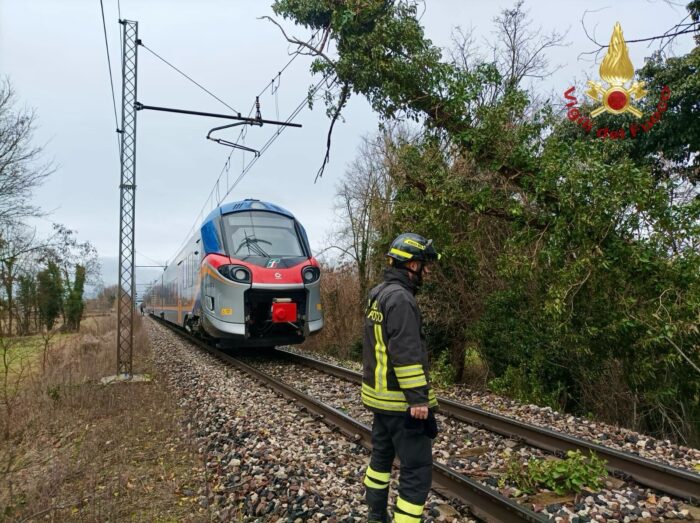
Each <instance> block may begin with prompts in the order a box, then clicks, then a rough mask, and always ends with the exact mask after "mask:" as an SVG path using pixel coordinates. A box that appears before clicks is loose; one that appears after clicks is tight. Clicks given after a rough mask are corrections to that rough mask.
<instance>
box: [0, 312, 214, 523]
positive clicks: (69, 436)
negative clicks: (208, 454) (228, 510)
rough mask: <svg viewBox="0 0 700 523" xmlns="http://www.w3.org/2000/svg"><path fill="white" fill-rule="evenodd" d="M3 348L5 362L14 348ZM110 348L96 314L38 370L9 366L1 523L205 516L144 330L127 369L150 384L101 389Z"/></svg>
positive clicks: (2, 405)
mask: <svg viewBox="0 0 700 523" xmlns="http://www.w3.org/2000/svg"><path fill="white" fill-rule="evenodd" d="M0 345H2V346H4V347H5V349H6V350H5V353H6V355H10V356H12V357H14V356H16V355H17V354H18V353H19V350H20V349H18V351H16V352H14V353H13V349H14V346H17V347H21V345H20V343H15V342H14V340H3V342H2V344H0ZM115 345H116V333H115V320H114V318H113V317H95V318H89V319H87V320H85V321H84V322H83V325H82V329H81V334H80V335H77V336H73V337H71V338H59V337H56V338H54V339H53V340H51V342H50V345H49V350H48V353H47V358H46V367H45V370H43V371H42V366H41V365H37V363H36V361H37V358H30V357H25V358H22V359H15V360H14V361H15V363H14V364H13V367H12V368H11V372H9V373H8V374H7V377H8V378H9V379H8V380H7V381H9V382H10V386H8V387H5V388H3V389H2V391H0V409H2V410H1V411H0V418H1V421H0V428H1V429H2V431H1V432H0V521H38V520H50V521H107V520H111V521H114V520H129V521H182V520H189V521H207V520H209V515H208V513H207V511H206V510H205V509H202V508H201V507H200V506H199V505H198V504H197V496H196V494H197V491H198V490H199V488H200V486H203V484H204V483H203V481H204V479H203V478H204V474H203V467H202V464H201V462H200V459H199V458H198V457H197V454H196V453H195V452H194V451H193V449H192V448H191V447H190V445H189V444H188V443H187V440H188V435H187V434H185V432H184V431H183V429H182V427H181V426H180V424H179V423H178V419H181V418H182V413H181V412H179V411H178V409H177V406H176V404H175V400H174V399H173V398H171V397H170V395H169V392H168V390H166V389H165V388H164V386H163V385H162V383H161V380H159V376H158V375H157V374H156V373H155V371H154V368H153V365H152V362H151V359H150V346H149V344H148V340H147V339H146V337H145V333H144V332H143V331H142V330H141V329H137V335H136V339H135V348H134V372H135V373H148V374H151V375H153V378H154V380H153V381H152V382H149V383H130V384H124V383H122V384H113V385H107V386H104V385H100V383H99V380H100V378H102V377H104V376H107V375H110V374H114V371H115V367H116V347H115ZM42 349H43V346H42ZM23 350H24V352H25V353H26V349H23ZM40 350H41V349H40ZM41 352H43V350H41ZM41 359H43V358H41ZM2 377H5V376H2Z"/></svg>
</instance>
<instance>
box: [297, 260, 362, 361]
mask: <svg viewBox="0 0 700 523" xmlns="http://www.w3.org/2000/svg"><path fill="white" fill-rule="evenodd" d="M359 289H360V287H359V283H358V278H357V273H356V272H354V271H352V270H349V269H347V268H344V267H341V268H333V267H324V269H323V277H322V278H321V303H322V304H323V317H324V326H323V330H321V332H320V333H318V334H316V335H314V336H312V337H311V338H309V339H308V340H307V341H306V342H305V343H304V344H303V346H302V347H303V348H305V349H307V350H314V351H318V352H324V353H327V354H331V355H332V356H336V357H339V358H341V359H359V356H360V355H361V346H362V319H363V314H362V310H361V304H360V296H359Z"/></svg>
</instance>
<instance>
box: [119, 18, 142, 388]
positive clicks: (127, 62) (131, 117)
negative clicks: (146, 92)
mask: <svg viewBox="0 0 700 523" xmlns="http://www.w3.org/2000/svg"><path fill="white" fill-rule="evenodd" d="M119 23H120V24H121V25H122V36H123V53H122V128H121V130H120V131H119V132H120V133H121V183H120V184H119V192H120V201H119V304H118V307H119V308H118V311H117V375H118V376H125V377H131V376H132V356H133V346H134V307H135V297H136V286H135V285H134V283H135V280H134V220H135V209H136V68H137V65H138V46H139V41H138V26H139V24H138V22H133V21H130V20H120V21H119Z"/></svg>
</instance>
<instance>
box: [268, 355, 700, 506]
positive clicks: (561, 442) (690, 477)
mask: <svg viewBox="0 0 700 523" xmlns="http://www.w3.org/2000/svg"><path fill="white" fill-rule="evenodd" d="M277 351H278V352H281V353H283V354H284V355H285V357H288V358H291V359H293V360H297V361H298V362H300V363H302V364H303V365H306V366H309V367H313V368H315V369H317V370H320V371H322V372H324V373H327V374H331V375H333V376H336V377H338V378H342V379H346V380H348V381H352V382H355V383H361V382H362V375H361V374H360V373H359V372H355V371H352V370H350V369H346V368H344V367H340V366H338V365H332V364H330V363H326V362H323V361H320V360H317V359H315V358H310V357H308V356H302V355H300V354H296V353H293V352H289V351H287V350H284V349H277ZM438 402H439V403H440V412H441V413H443V414H446V415H447V416H450V417H453V418H455V419H457V420H460V421H462V422H465V423H469V424H471V425H474V426H478V427H481V428H484V429H486V430H489V431H491V432H496V433H498V434H501V435H503V436H506V437H509V438H513V439H518V440H520V441H523V442H525V443H527V444H528V445H531V446H533V447H537V448H540V449H543V450H546V451H548V452H554V453H560V454H566V452H568V451H570V450H573V451H576V450H578V451H581V452H587V453H595V454H596V455H598V456H599V457H601V458H603V459H605V461H606V462H607V464H606V467H607V468H608V470H610V471H611V472H615V473H618V474H622V475H624V476H627V477H630V478H632V479H634V480H635V481H636V482H638V483H640V484H642V485H646V486H648V487H652V488H655V489H658V490H660V491H663V492H666V493H669V494H673V495H674V496H678V497H681V498H685V499H687V500H688V501H690V502H691V503H698V501H700V475H698V474H694V473H692V472H689V471H687V470H683V469H679V468H676V467H671V466H670V465H664V464H663V463H658V462H656V461H652V460H650V459H646V458H642V457H639V456H635V455H633V454H629V453H626V452H622V451H620V450H616V449H612V448H610V447H606V446H604V445H599V444H597V443H593V442H590V441H586V440H583V439H580V438H576V437H573V436H569V435H568V434H563V433H561V432H557V431H555V430H552V429H548V428H544V427H538V426H536V425H530V424H527V423H524V422H522V421H519V420H516V419H513V418H509V417H506V416H503V415H501V414H496V413H493V412H489V411H487V410H484V409H481V408H479V407H474V406H471V405H465V404H464V403H459V402H457V401H454V400H451V399H447V398H444V397H438Z"/></svg>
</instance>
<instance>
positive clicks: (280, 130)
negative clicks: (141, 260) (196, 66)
mask: <svg viewBox="0 0 700 523" xmlns="http://www.w3.org/2000/svg"><path fill="white" fill-rule="evenodd" d="M326 80H328V76H324V77H323V78H321V80H319V82H318V83H317V84H316V85H315V86H314V87H313V88H312V89H311V90H310V91H309V93H308V94H307V95H306V96H304V98H302V100H301V101H300V102H299V104H298V105H297V106H296V107H295V108H294V110H293V111H292V112H291V113H290V114H289V116H288V117H287V119H286V120H284V122H285V123H290V122H291V121H292V120H293V119H294V118H296V116H297V115H298V114H299V113H300V112H301V110H302V109H303V108H304V106H306V105H307V103H308V98H309V96H313V95H315V94H316V93H317V92H318V90H319V89H320V88H321V86H322V85H323V84H324V82H326ZM268 85H269V84H268ZM285 129H286V127H279V128H277V130H276V131H275V132H274V133H272V135H271V136H270V137H269V138H268V140H267V142H265V144H264V145H263V146H262V147H261V148H260V150H259V154H258V155H256V156H254V157H253V159H252V160H251V161H250V162H249V163H248V165H243V167H242V168H241V172H240V174H239V175H238V177H237V178H236V179H235V180H234V182H233V185H231V187H227V190H226V193H225V194H224V195H223V196H221V197H220V198H217V199H214V196H215V195H216V193H217V190H218V186H219V182H220V180H221V177H222V175H223V174H224V173H227V172H228V169H229V168H230V165H231V163H230V159H231V154H232V153H233V151H231V153H229V156H228V158H227V160H226V162H225V163H224V167H223V168H222V170H221V174H219V177H218V178H217V180H216V183H215V184H214V186H213V187H212V190H211V191H210V192H209V194H208V196H207V198H206V200H205V201H204V205H203V206H202V209H201V210H200V211H199V214H198V215H197V218H196V219H195V221H194V223H193V224H192V226H191V227H190V229H189V231H188V232H187V234H186V235H185V239H184V240H183V241H182V243H180V245H179V246H178V248H177V250H176V251H175V253H174V254H173V256H172V258H173V259H174V257H175V256H177V253H178V252H180V250H181V249H182V248H183V246H184V245H185V244H186V243H187V240H189V238H190V236H191V235H192V233H193V232H194V230H195V228H196V227H197V225H198V223H199V222H200V221H201V220H202V219H203V218H204V217H205V212H206V211H205V209H207V207H214V206H218V205H220V204H221V202H222V201H223V200H225V199H226V197H227V196H228V195H229V194H231V192H232V191H233V190H234V189H235V188H236V186H237V185H238V184H239V183H240V182H241V181H242V180H243V178H244V177H245V176H246V174H248V172H250V170H251V169H252V168H253V166H254V165H255V164H256V163H257V162H258V160H259V159H260V158H261V157H262V155H263V154H264V153H265V151H267V150H268V149H269V148H270V146H271V145H272V144H273V143H274V142H275V140H277V138H279V136H280V135H281V134H282V133H283V132H284V130H285ZM210 204H211V205H210Z"/></svg>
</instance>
